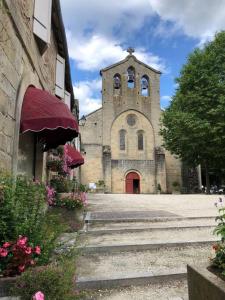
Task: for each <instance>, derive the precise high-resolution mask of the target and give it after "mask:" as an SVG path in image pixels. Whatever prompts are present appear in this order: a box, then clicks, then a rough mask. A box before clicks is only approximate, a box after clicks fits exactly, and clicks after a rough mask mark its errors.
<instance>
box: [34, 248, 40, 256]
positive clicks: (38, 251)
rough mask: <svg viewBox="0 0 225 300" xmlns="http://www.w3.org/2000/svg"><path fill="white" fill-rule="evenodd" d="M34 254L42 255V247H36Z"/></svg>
mask: <svg viewBox="0 0 225 300" xmlns="http://www.w3.org/2000/svg"><path fill="white" fill-rule="evenodd" d="M34 253H36V254H38V255H39V254H41V247H40V246H36V247H35V248H34Z"/></svg>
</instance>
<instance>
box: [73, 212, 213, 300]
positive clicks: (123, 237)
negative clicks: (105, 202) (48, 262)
mask: <svg viewBox="0 0 225 300" xmlns="http://www.w3.org/2000/svg"><path fill="white" fill-rule="evenodd" d="M214 226H215V217H204V216H202V217H180V216H177V215H175V214H170V213H169V212H164V211H146V212H143V211H142V212H124V213H116V212H113V213H111V212H99V213H98V212H94V213H88V214H87V216H86V224H85V227H84V229H83V230H82V231H81V234H80V235H79V246H78V247H79V248H80V249H81V253H82V254H81V256H80V257H79V259H78V263H77V281H76V284H77V288H78V289H82V290H85V289H92V293H91V296H90V297H91V298H90V299H102V300H106V299H108V300H114V299H115V300H120V299H121V300H123V299H124V300H126V299H127V300H128V299H135V300H142V299H150V300H165V299H170V300H172V299H173V300H178V299H185V300H186V299H188V292H187V282H186V265H187V264H194V265H196V264H198V265H203V264H205V263H206V261H207V260H208V259H209V256H210V254H211V245H212V244H213V243H214V242H215V241H216V237H215V236H213V234H212V232H213V229H214ZM88 299H89V298H88Z"/></svg>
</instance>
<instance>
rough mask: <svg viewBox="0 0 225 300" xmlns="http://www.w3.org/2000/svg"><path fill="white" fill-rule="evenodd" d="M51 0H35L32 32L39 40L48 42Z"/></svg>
mask: <svg viewBox="0 0 225 300" xmlns="http://www.w3.org/2000/svg"><path fill="white" fill-rule="evenodd" d="M51 13H52V0H35V3H34V24H33V32H34V34H35V35H37V36H38V37H39V38H40V39H41V40H43V41H44V42H46V43H50V35H51Z"/></svg>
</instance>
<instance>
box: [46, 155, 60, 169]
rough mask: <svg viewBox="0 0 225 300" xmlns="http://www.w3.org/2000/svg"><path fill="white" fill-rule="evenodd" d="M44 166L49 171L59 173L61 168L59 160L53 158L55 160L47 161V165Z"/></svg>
mask: <svg viewBox="0 0 225 300" xmlns="http://www.w3.org/2000/svg"><path fill="white" fill-rule="evenodd" d="M46 166H47V168H48V169H50V170H51V171H55V172H61V171H62V167H63V163H62V161H61V160H60V159H58V158H55V159H50V160H48V161H47V163H46Z"/></svg>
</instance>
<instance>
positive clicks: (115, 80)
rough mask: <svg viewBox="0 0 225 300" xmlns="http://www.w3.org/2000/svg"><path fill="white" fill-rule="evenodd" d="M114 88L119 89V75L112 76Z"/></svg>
mask: <svg viewBox="0 0 225 300" xmlns="http://www.w3.org/2000/svg"><path fill="white" fill-rule="evenodd" d="M114 89H116V90H118V89H120V78H119V77H115V78H114Z"/></svg>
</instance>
